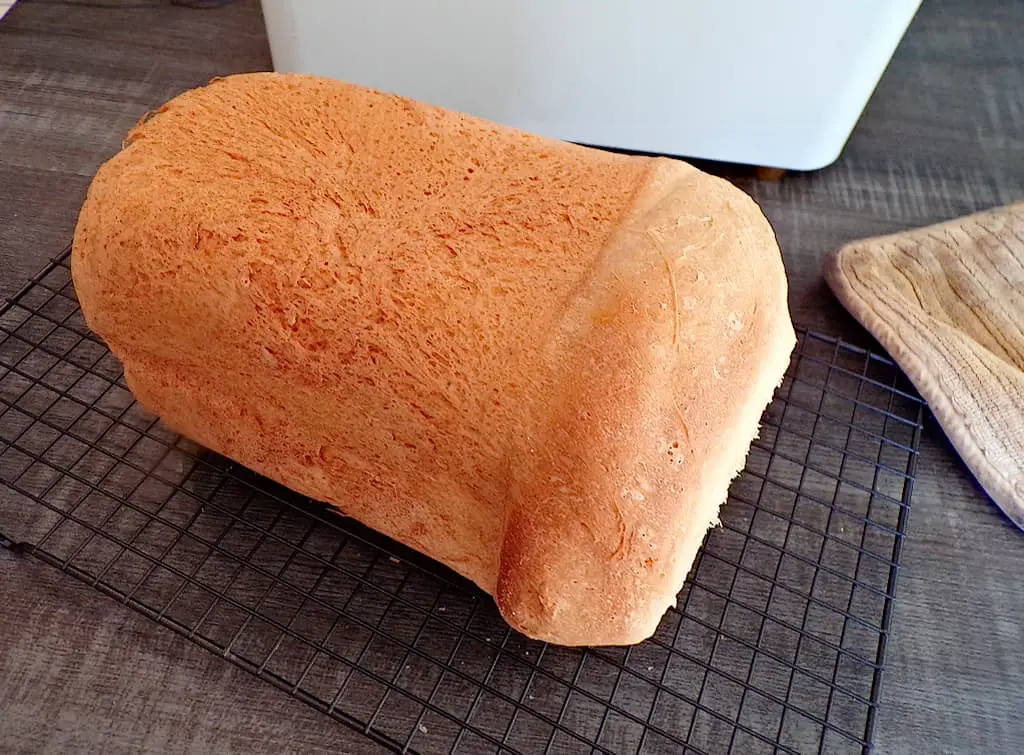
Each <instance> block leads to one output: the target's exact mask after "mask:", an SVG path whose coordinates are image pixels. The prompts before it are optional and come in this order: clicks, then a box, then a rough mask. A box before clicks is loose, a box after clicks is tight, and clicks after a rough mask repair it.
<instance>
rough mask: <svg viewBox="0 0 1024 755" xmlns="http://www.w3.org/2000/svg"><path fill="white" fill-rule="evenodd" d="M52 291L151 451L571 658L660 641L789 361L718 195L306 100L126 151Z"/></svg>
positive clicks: (84, 218)
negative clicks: (423, 562)
mask: <svg viewBox="0 0 1024 755" xmlns="http://www.w3.org/2000/svg"><path fill="white" fill-rule="evenodd" d="M72 272H73V276H74V282H75V287H76V290H77V293H78V296H79V299H80V301H81V304H82V309H83V312H84V314H85V317H86V319H87V321H88V323H89V325H90V327H91V328H92V329H93V330H94V331H95V332H96V333H98V334H99V335H100V336H101V337H102V338H103V339H105V341H106V342H107V343H108V344H109V346H110V348H111V350H112V351H113V352H114V354H115V355H116V356H117V357H118V358H119V359H120V360H121V361H122V363H123V365H124V368H125V375H126V379H127V381H128V384H129V386H130V387H131V389H132V391H133V393H134V394H135V396H136V398H137V399H138V400H139V401H140V403H141V404H142V405H144V406H145V407H147V408H148V409H149V410H151V411H152V412H154V413H155V414H157V415H158V416H160V417H161V418H162V420H163V421H164V422H166V423H167V424H168V425H169V426H170V427H173V428H174V429H175V430H177V431H178V432H180V433H182V434H183V435H185V436H187V437H189V438H191V439H193V440H195V441H196V442H198V443H200V444H202V445H204V446H207V447H208V448H210V449H212V450H214V451H216V452H218V453H221V454H223V455H225V456H227V457H229V458H232V459H234V460H236V461H238V462H239V463H241V464H243V465H246V466H248V467H250V468H252V469H253V470H255V471H257V472H259V473H261V474H263V475H266V476H267V477H270V478H272V479H274V480H277V481H279V482H281V483H282V484H284V485H287V486H289V487H291V488H293V489H295V490H297V491H299V492H301V493H303V494H305V495H308V496H310V497H313V498H316V499H319V500H323V501H327V502H330V503H331V504H333V505H335V506H337V507H338V508H339V509H341V510H342V511H344V512H345V513H347V514H349V515H351V516H353V517H355V518H357V519H359V520H360V521H362V522H364V523H365V524H367V525H369V526H371V527H373V528H375V529H377V530H379V531H380V532H382V533H384V534H386V535H388V536H390V537H392V538H394V539H396V540H398V541H400V542H402V543H405V544H407V545H409V546H411V547H413V548H416V549H418V550H420V551H422V552H423V553H426V554H428V555H429V556H431V557H433V558H435V559H437V560H439V561H440V562H442V563H444V564H447V565H448V566H450V567H451V568H452V569H454V570H456V571H457V572H459V573H461V574H463V575H464V576H466V577H468V578H469V579H471V580H472V581H474V582H475V583H476V584H477V585H479V586H480V587H481V588H482V589H483V590H486V591H487V592H488V593H490V594H491V595H493V596H494V597H495V599H496V601H497V604H498V606H499V608H500V609H501V611H502V613H503V615H504V616H505V617H506V619H507V620H508V621H509V622H510V623H511V624H512V625H513V626H514V627H515V628H517V629H519V630H520V631H522V632H524V633H526V634H527V635H529V636H531V637H535V638H539V639H545V640H549V641H553V642H556V643H560V644H566V645H621V644H630V643H635V642H638V641H640V640H642V639H644V638H646V637H649V636H650V635H651V634H652V633H653V632H654V630H655V628H656V626H657V623H658V621H659V620H660V618H661V616H662V615H663V614H664V612H665V610H666V608H667V607H668V606H669V605H670V604H671V603H672V602H673V601H674V599H675V595H676V593H677V592H678V590H679V589H680V587H681V586H682V583H683V581H684V579H685V577H686V575H687V572H688V570H689V569H690V567H691V565H692V563H693V560H694V557H695V555H696V552H697V549H698V547H699V545H700V543H701V541H702V539H703V537H704V534H705V532H706V531H707V529H708V527H709V526H710V525H711V524H712V523H713V522H714V521H715V520H716V518H717V515H718V511H719V508H720V506H721V504H722V503H723V502H724V500H725V497H726V492H727V489H728V486H729V483H730V481H731V480H732V478H733V477H734V476H735V475H736V474H737V472H738V471H739V470H740V469H741V468H742V466H743V463H744V460H745V457H746V454H747V451H748V448H749V445H750V442H751V440H752V439H753V438H754V436H755V434H756V432H757V428H758V422H759V418H760V415H761V412H762V411H763V409H764V408H765V406H766V405H767V403H768V402H769V401H770V399H771V397H772V394H773V391H774V389H775V388H776V386H777V385H778V384H779V381H780V380H781V378H782V376H783V374H784V371H785V368H786V366H787V365H788V360H789V356H790V353H791V351H792V348H793V346H794V344H795V336H794V333H793V328H792V325H791V323H790V319H789V314H788V308H787V302H786V295H787V294H786V288H787V286H786V275H785V271H784V268H783V265H782V260H781V256H780V254H779V250H778V247H777V245H776V242H775V238H774V234H773V233H772V230H771V227H770V226H769V224H768V222H767V221H766V220H765V218H764V216H763V215H762V214H761V212H760V210H759V209H758V208H757V206H756V204H755V203H754V202H753V201H752V200H751V199H750V198H749V197H747V196H746V195H745V194H743V193H742V192H741V191H739V190H738V189H736V188H734V187H733V186H731V185H730V184H728V183H727V182H725V181H723V180H720V179H718V178H714V177H712V176H709V175H707V174H704V173H702V172H700V171H698V170H696V169H695V168H693V167H692V166H690V165H688V164H686V163H683V162H680V161H674V160H668V159H658V158H647V157H634V156H624V155H617V154H612V153H608V152H604V151H599V150H594V149H588V148H583V147H579V146H575V145H571V144H567V143H563V142H558V141H554V140H551V139H545V138H542V137H539V136H535V135H531V134H527V133H523V132H520V131H516V130H514V129H510V128H507V127H504V126H501V125H499V124H495V123H491V122H487V121H483V120H480V119H476V118H473V117H470V116H467V115H463V114H459V113H454V112H451V111H446V110H443V109H440V108H436V107H432V106H429V105H426V104H423V103H418V102H414V101H410V100H407V99H403V98H400V97H396V96H393V95H388V94H385V93H381V92H377V91H373V90H369V89H365V88H363V87H359V86H356V85H351V84H346V83H342V82H338V81H333V80H328V79H322V78H317V77H312V76H304V75H285V74H271V73H262V74H245V75H237V76H230V77H226V78H223V79H219V80H216V81H214V82H212V83H211V84H209V85H208V86H205V87H201V88H198V89H194V90H190V91H188V92H185V93H183V94H182V95H180V96H178V97H176V98H175V99H173V100H171V101H170V102H169V103H167V104H166V105H164V106H163V107H162V108H160V109H159V110H158V111H157V112H156V113H155V114H153V115H152V116H151V117H149V118H147V119H144V120H143V121H142V122H140V124H139V125H138V126H137V127H136V128H135V129H134V130H133V131H132V133H131V134H130V135H129V137H128V138H127V140H126V143H125V146H124V148H123V149H122V150H121V151H120V152H119V153H118V154H117V155H116V156H114V157H113V158H112V159H111V160H110V161H108V162H107V163H106V164H104V165H103V166H102V167H101V169H100V170H99V172H98V173H97V175H96V177H95V179H94V180H93V182H92V184H91V186H90V188H89V192H88V196H87V198H86V201H85V204H84V206H83V208H82V211H81V214H80V217H79V222H78V225H77V227H76V230H75V238H74V244H73V256H72Z"/></svg>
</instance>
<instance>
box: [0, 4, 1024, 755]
mask: <svg viewBox="0 0 1024 755" xmlns="http://www.w3.org/2000/svg"><path fill="white" fill-rule="evenodd" d="M1022 28H1024V3H1020V2H1006V0H925V1H924V4H923V5H922V8H921V10H920V12H919V14H918V17H917V18H916V19H915V20H914V23H913V24H912V26H911V28H910V30H909V31H908V33H907V35H906V38H905V39H904V41H903V43H902V44H901V46H900V48H899V49H898V51H897V53H896V56H895V58H894V60H893V62H892V64H891V65H890V66H889V69H888V71H887V72H886V74H885V76H884V78H883V80H882V82H881V83H880V85H879V87H878V90H877V92H876V94H875V96H874V97H873V98H872V100H871V102H870V103H869V105H868V107H867V109H866V112H865V113H864V116H863V118H862V120H861V122H860V123H859V125H858V127H857V129H856V130H855V132H854V134H853V136H852V138H851V140H850V143H849V145H848V146H847V149H846V150H845V151H844V154H843V156H842V157H841V159H840V160H839V161H838V162H837V163H836V164H835V165H833V166H831V167H829V168H827V169H825V170H822V171H818V172H815V173H808V174H799V173H790V174H788V175H787V176H786V177H785V178H784V179H783V180H782V181H779V182H764V181H757V180H755V179H754V178H752V177H748V176H737V177H736V178H735V181H736V183H737V184H738V185H740V186H741V187H742V188H744V189H745V190H747V191H748V192H749V193H750V194H752V195H753V196H754V198H755V199H756V200H757V201H758V202H759V203H760V204H761V206H762V208H763V209H764V210H765V212H766V214H767V215H768V217H769V219H770V220H771V222H772V223H773V225H774V227H775V230H776V233H777V234H778V237H779V242H780V246H781V247H782V249H783V254H784V256H785V259H786V264H787V271H788V273H789V276H790V283H791V296H790V304H791V309H792V311H793V316H794V318H795V319H796V320H797V322H799V323H803V324H808V325H811V326H813V327H814V328H816V329H818V330H821V331H824V332H827V333H833V334H836V335H839V336H843V337H846V338H848V339H850V340H852V341H853V342H855V343H859V344H862V345H873V344H874V340H873V339H872V337H871V336H870V334H869V333H868V331H866V330H865V329H864V328H862V327H861V326H860V325H859V324H858V323H857V321H856V320H855V319H854V318H853V317H852V316H851V315H849V314H848V313H847V312H846V310H845V309H844V308H843V307H842V305H841V304H840V303H839V302H838V301H837V299H836V298H835V297H834V296H833V295H832V294H831V292H830V291H829V289H828V287H827V285H826V283H825V281H824V278H823V276H822V265H823V261H824V258H825V255H826V254H828V253H830V252H832V251H834V250H836V249H838V248H840V247H841V246H843V245H844V244H846V243H848V242H851V241H854V240H857V239H863V238H866V237H870V236H877V235H883V234H888V233H894V232H898V231H903V230H906V229H910V228H915V227H919V226H924V225H928V224H931V223H936V222H941V221H944V220H949V219H952V218H956V217H959V216H962V215H967V214H970V213H972V212H976V211H980V210H985V209H989V208H992V207H996V206H999V205H1005V204H1010V203H1011V202H1014V201H1018V200H1020V199H1024V159H1022V158H1021V155H1024V44H1022V39H1024V38H1022V36H1021V33H1020V30H1021V29H1022ZM269 66H270V57H269V51H268V47H267V42H266V37H265V33H264V30H263V26H262V19H261V16H260V10H259V4H258V2H256V0H242V2H239V3H237V4H234V5H231V6H227V7H225V8H222V9H218V10H216V11H191V10H187V9H183V8H172V7H161V8H150V9H146V10H132V11H127V10H124V11H109V10H97V9H87V8H68V7H57V6H53V5H50V4H46V3H43V2H40V1H39V0H22V2H20V3H19V4H18V5H17V6H16V7H15V8H14V9H13V10H12V11H11V12H10V13H9V14H8V15H7V16H6V17H5V18H3V19H2V20H0V297H3V296H5V295H9V294H10V293H11V292H13V291H14V290H16V289H17V288H18V287H19V286H20V285H21V284H22V283H23V282H24V280H26V279H27V278H28V277H29V276H30V275H31V273H33V272H34V271H35V270H36V269H38V268H39V267H40V266H41V265H42V264H43V262H44V260H45V259H47V258H49V257H52V256H54V255H55V254H57V253H58V252H59V251H60V249H61V247H62V246H63V245H64V244H65V243H66V242H67V241H68V240H69V238H70V231H71V229H72V228H73V225H74V221H75V217H76V214H77V211H78V207H79V206H80V204H81V200H82V197H83V196H84V191H85V188H86V186H87V185H88V179H89V178H90V177H91V175H92V172H93V171H94V170H95V168H96V167H97V166H98V165H99V164H100V162H101V161H102V160H104V159H106V158H107V157H109V156H110V155H112V154H113V153H114V152H115V151H116V150H117V148H118V146H119V145H120V140H121V138H122V136H123V134H124V132H125V131H126V130H127V128H128V127H129V126H130V125H131V124H133V123H134V122H135V121H136V119H137V118H138V117H139V116H141V115H142V114H143V113H144V112H145V111H146V110H148V109H149V108H151V107H153V106H154V105H157V104H159V103H160V102H162V101H164V100H165V99H167V97H169V96H170V95H172V94H174V93H176V92H178V91H180V90H182V89H184V88H186V87H188V86H192V85H194V84H196V83H200V82H201V81H204V80H205V79H207V78H208V77H210V76H213V75H220V74H225V73H231V72H236V71H243V70H265V69H267V68H269ZM876 346H877V345H876ZM909 527H910V530H909V535H908V538H907V540H906V543H905V549H904V561H903V563H904V565H903V569H902V570H901V577H900V582H899V585H898V594H899V600H898V601H897V603H896V606H895V613H894V627H893V631H892V634H891V636H890V637H889V649H888V656H887V659H886V660H887V663H886V671H885V673H884V675H883V685H882V693H881V694H882V707H881V711H880V714H879V721H878V725H877V727H876V732H875V741H876V751H877V752H880V753H921V752H941V753H975V752H986V753H1018V752H1022V751H1024V717H1022V716H1021V715H1020V711H1021V710H1022V709H1024V654H1022V653H1021V652H1020V648H1021V647H1024V593H1022V591H1021V590H1020V588H1019V583H1020V574H1021V573H1024V538H1022V537H1021V536H1020V534H1019V532H1018V531H1017V530H1016V528H1014V527H1013V526H1012V525H1011V524H1010V523H1009V522H1008V520H1007V519H1006V517H1005V516H1003V515H1002V514H1001V513H1000V511H999V510H998V509H997V508H996V507H994V506H992V505H991V504H990V503H989V502H987V501H986V499H985V497H984V496H983V495H982V494H981V492H980V490H979V488H978V486H977V484H976V483H975V482H974V480H973V479H972V478H971V476H970V474H969V473H968V471H967V469H966V467H965V466H964V465H963V463H962V462H961V461H960V459H959V458H958V457H957V455H956V454H955V453H954V452H953V450H952V449H951V447H950V445H949V443H948V442H947V441H946V439H945V436H944V435H943V433H942V432H941V430H940V428H939V427H938V425H937V423H935V422H934V421H932V422H931V423H930V426H929V430H928V432H927V433H926V436H925V438H924V441H923V446H922V449H921V454H920V458H919V463H918V483H917V485H916V488H915V496H914V505H913V510H912V513H911V516H910V525H909ZM0 556H2V557H3V559H5V560H7V557H6V555H4V554H0ZM49 573H50V570H49V569H48V567H37V568H32V569H25V568H22V567H20V566H19V568H16V569H15V568H9V569H5V570H4V571H3V573H2V574H0V595H2V596H3V598H4V599H5V601H6V602H7V605H12V606H14V613H13V614H9V615H13V616H18V617H29V618H31V617H36V618H35V619H32V620H31V621H29V620H26V621H21V620H17V621H9V622H7V623H5V624H3V625H2V626H0V637H2V638H4V639H3V640H0V645H2V647H3V648H4V650H6V649H7V648H12V649H14V648H18V649H19V650H18V651H17V652H0V688H2V687H3V685H4V684H5V683H6V680H8V679H10V678H12V675H23V676H22V677H21V678H25V679H29V680H31V681H29V682H27V684H28V685H29V686H35V685H38V689H39V694H40V695H41V696H42V697H44V698H45V699H46V700H47V701H48V702H46V703H45V705H43V704H40V706H39V707H37V708H33V710H35V711H41V712H42V714H43V715H48V714H49V713H48V712H50V711H58V710H66V711H68V712H67V713H66V714H62V715H65V716H66V718H65V719H64V720H63V722H62V723H61V726H62V727H75V729H76V730H77V731H79V732H81V734H80V736H81V737H82V739H80V740H77V744H79V745H80V746H79V748H78V749H89V747H88V745H89V743H93V744H94V745H95V743H97V742H101V743H104V744H106V743H109V742H113V743H114V744H115V747H114V748H113V749H115V750H116V749H121V750H127V749H132V750H133V751H138V750H146V749H148V750H150V751H154V750H160V749H161V744H162V743H165V742H167V741H169V740H168V739H167V737H169V736H170V735H169V734H168V733H167V732H164V733H162V734H160V733H156V734H153V735H152V736H153V737H164V738H163V739H160V738H150V739H146V740H142V741H139V740H137V739H133V738H131V737H132V735H131V732H132V731H133V728H132V727H133V724H131V723H130V722H128V721H126V718H130V717H133V716H135V717H138V716H146V715H151V713H149V712H148V711H151V710H152V706H155V705H159V706H163V707H162V708H161V710H163V711H164V712H165V713H166V715H165V716H163V717H162V718H161V719H160V724H159V725H160V726H161V727H175V726H182V727H193V728H194V729H195V730H196V731H195V735H194V736H195V737H196V739H195V740H194V741H196V742H202V741H207V740H208V741H220V742H222V743H225V742H227V741H228V740H216V737H217V732H218V731H220V730H223V729H225V728H226V729H229V730H231V731H235V732H244V731H245V730H246V727H250V728H251V729H252V730H256V731H258V732H261V733H262V735H264V738H263V740H262V741H263V742H264V743H265V744H264V746H263V747H262V748H256V747H255V746H254V748H255V749H264V750H274V749H277V750H281V749H285V748H287V747H288V742H289V741H290V740H289V738H290V737H295V736H299V735H300V734H302V732H300V731H297V727H303V726H310V727H326V726H332V724H330V723H329V722H322V721H321V718H322V717H319V718H318V717H313V718H310V719H299V718H289V717H288V716H289V714H287V712H286V713H284V714H282V713H281V712H280V711H282V710H286V709H287V708H288V706H290V705H293V704H294V703H293V701H291V700H289V699H288V698H287V697H286V696H284V695H282V694H281V693H280V692H278V691H277V690H276V689H273V688H271V687H270V686H269V685H266V684H263V683H262V682H259V681H257V680H255V679H251V678H250V677H248V676H247V675H245V674H226V673H224V671H223V668H222V667H223V666H224V665H225V664H224V662H222V661H216V663H212V661H211V663H212V665H206V664H207V661H206V655H208V654H205V651H199V650H196V653H198V655H195V656H183V658H184V660H182V661H181V665H182V666H183V668H181V669H179V673H178V674H175V675H171V676H159V675H158V676H157V678H156V679H155V680H154V681H153V682H152V683H151V684H150V685H149V686H146V685H143V684H139V685H137V686H135V687H133V688H132V695H133V696H132V698H131V699H128V698H126V697H124V696H123V694H122V693H120V692H118V691H117V690H111V688H110V687H109V686H102V685H99V684H97V683H90V679H89V677H88V675H87V674H85V672H83V676H82V677H81V679H79V680H78V682H77V683H76V684H72V685H64V684H62V681H61V678H60V677H56V678H55V677H53V676H50V675H49V674H48V672H47V668H48V663H49V660H48V657H47V655H46V653H45V652H42V649H45V648H49V647H61V648H62V651H61V652H63V653H65V654H66V657H67V664H68V667H69V668H82V669H88V668H94V667H91V666H89V658H90V657H91V656H93V655H95V654H96V653H102V652H105V651H104V647H105V643H109V641H110V640H109V638H110V637H111V636H116V637H117V642H118V643H119V645H118V647H119V648H120V649H121V650H122V652H123V653H125V654H127V655H132V654H137V653H143V654H145V653H152V654H154V655H155V656H157V657H161V658H163V657H167V656H166V655H165V654H166V653H168V652H169V651H167V650H166V649H165V648H166V646H165V645H164V644H163V643H166V642H168V639H167V637H166V635H167V632H166V630H163V629H162V628H160V627H156V626H153V625H151V624H150V623H148V622H147V620H145V619H142V618H139V617H137V616H135V615H134V614H133V613H132V612H130V611H129V610H128V609H125V608H123V607H121V606H119V605H117V604H115V603H113V602H112V601H108V600H104V599H95V598H94V597H93V596H94V593H92V592H83V595H82V596H81V598H80V600H81V602H80V604H79V605H78V608H77V609H76V611H75V612H71V613H67V612H62V610H61V609H60V606H61V605H62V603H63V602H65V601H67V600H69V598H68V595H67V593H66V592H65V591H67V590H74V591H78V590H79V589H81V590H83V591H84V590H85V588H77V587H74V588H73V587H70V586H69V585H68V584H67V582H68V580H66V579H63V578H60V577H55V578H56V579H58V580H59V587H60V590H58V591H56V592H53V591H50V590H47V589H40V587H39V585H40V584H41V582H40V581H41V580H44V579H45V575H46V574H49ZM12 596H13V598H12ZM12 601H13V602H12ZM45 619H49V620H48V621H47V620H45ZM86 621H88V623H89V626H92V627H106V628H109V627H124V629H123V631H119V632H117V633H115V634H111V633H110V632H109V629H108V630H107V631H106V633H103V632H97V631H95V630H93V631H91V632H90V633H87V634H86V635H82V634H81V633H79V632H78V630H77V629H76V627H77V626H78V625H80V624H81V623H82V622H86ZM25 648H38V649H39V650H38V651H28V650H25ZM147 648H148V650H147ZM204 654H205V655H204ZM172 657H173V656H172ZM213 660H216V659H213ZM133 668H136V669H137V670H138V673H140V674H143V675H145V674H146V673H147V671H146V668H147V667H145V666H133ZM140 669H141V670H140ZM91 673H96V672H95V670H94V671H92V672H91ZM250 682H251V685H252V686H249V683H250ZM197 690H202V693H203V695H207V697H204V698H203V699H217V698H220V697H223V699H224V700H226V701H228V703H227V707H228V708H231V707H234V709H235V711H236V714H235V717H232V716H231V714H230V713H229V712H225V713H224V714H223V715H220V714H218V715H217V716H210V717H209V718H207V717H204V716H202V715H195V714H194V709H192V708H189V707H188V705H187V704H186V702H183V700H188V699H189V698H191V697H192V696H196V695H197V694H199V693H198V692H197ZM250 694H251V695H253V696H254V697H253V698H251V699H250V701H248V702H241V700H242V698H244V696H245V695H250ZM176 701H177V702H176ZM254 711H259V712H258V714H257V713H255V712H254ZM37 714H38V713H37ZM27 715H28V713H27V712H24V710H23V712H22V713H21V714H19V716H17V717H13V718H12V717H10V716H7V717H5V716H0V741H4V742H17V741H18V740H17V739H16V736H17V735H18V734H19V733H20V732H22V731H24V727H25V725H26V716H27ZM54 715H56V714H54ZM271 719H273V720H275V721H276V722H278V723H279V725H278V726H276V727H274V728H273V729H271V728H268V727H266V726H265V725H264V723H261V722H265V721H267V720H271ZM289 721H290V722H291V723H289ZM318 722H319V723H318ZM90 731H91V732H93V733H92V734H91V735H89V734H88V732H90ZM309 734H310V736H313V735H314V734H317V732H310V733H309ZM87 736H92V737H93V738H92V739H88V738H87ZM238 736H243V734H242V733H239V734H238ZM245 736H248V735H245ZM203 737H205V738H207V740H204V739H203ZM65 741H66V740H65ZM238 741H239V745H238V747H243V746H244V745H245V744H246V743H251V742H254V741H257V740H255V739H253V738H247V739H244V740H238ZM295 741H296V742H298V743H301V742H304V741H308V740H295ZM38 742H39V740H37V739H33V740H26V741H25V742H24V744H23V745H21V746H20V749H47V747H46V742H43V743H42V744H38ZM339 748H342V745H341V744H340V743H339ZM15 749H19V746H18V745H15ZM48 749H50V750H60V749H68V748H67V747H63V748H62V747H61V740H59V739H54V740H52V742H51V746H50V747H49V748H48ZM224 749H231V745H230V744H225V745H224ZM310 749H313V747H312V746H311V747H310Z"/></svg>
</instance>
